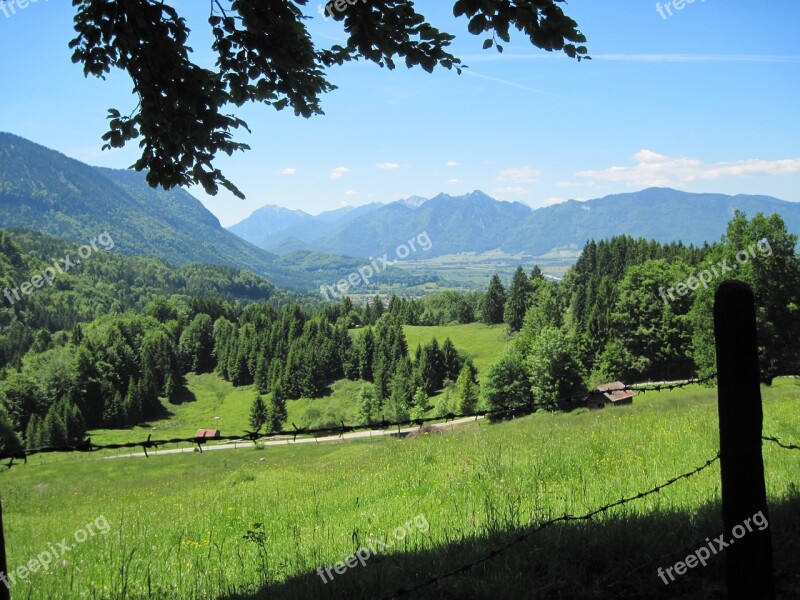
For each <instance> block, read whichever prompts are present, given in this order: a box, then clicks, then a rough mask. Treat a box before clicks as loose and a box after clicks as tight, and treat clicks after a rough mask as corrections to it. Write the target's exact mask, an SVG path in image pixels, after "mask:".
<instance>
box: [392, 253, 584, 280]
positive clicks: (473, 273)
mask: <svg viewBox="0 0 800 600" xmlns="http://www.w3.org/2000/svg"><path fill="white" fill-rule="evenodd" d="M578 256H580V249H568V250H561V251H553V252H550V253H548V254H547V255H545V256H526V255H521V254H519V255H515V254H507V253H504V252H498V251H494V252H485V253H483V254H474V253H468V252H465V253H461V254H447V255H444V256H438V257H436V258H431V259H426V260H418V261H403V262H401V263H398V265H397V266H398V267H399V268H401V269H403V270H404V271H408V272H409V273H410V274H412V275H415V274H422V273H434V274H436V275H438V276H439V277H440V278H441V282H440V283H439V285H438V286H437V289H457V290H478V289H479V290H484V289H486V285H487V284H488V281H489V278H490V277H491V276H492V275H494V274H495V273H497V274H499V275H500V277H501V278H502V279H503V280H504V281H509V280H510V279H511V276H512V275H513V274H514V271H515V270H516V268H517V267H518V266H522V268H523V269H525V271H526V272H530V270H531V269H532V268H533V265H539V266H540V267H541V269H542V271H544V273H545V274H547V275H551V276H554V277H559V278H561V277H563V276H564V273H566V271H567V269H569V268H570V267H571V266H572V265H573V264H575V261H577V259H578Z"/></svg>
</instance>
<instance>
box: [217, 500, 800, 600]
mask: <svg viewBox="0 0 800 600" xmlns="http://www.w3.org/2000/svg"><path fill="white" fill-rule="evenodd" d="M628 506H629V507H630V511H629V512H627V513H623V512H622V510H624V509H622V510H618V511H617V513H616V514H615V515H612V516H609V517H607V518H606V519H604V520H602V521H570V522H567V523H558V524H555V525H552V526H551V527H548V528H546V529H544V530H542V531H540V532H538V533H536V534H534V535H533V536H531V537H530V538H528V539H526V540H524V541H522V542H520V543H518V544H515V545H514V546H512V547H511V548H510V549H508V550H505V551H503V552H500V553H499V554H497V556H495V557H494V558H490V559H489V560H487V561H485V562H482V563H481V564H479V565H477V566H475V567H473V568H472V569H470V570H468V571H465V572H463V573H459V574H457V575H454V576H451V577H447V578H442V579H440V580H439V581H438V582H436V583H433V584H431V585H428V586H426V587H424V588H421V589H419V590H415V591H409V592H406V593H404V594H402V595H398V596H397V597H401V598H438V599H447V600H455V599H470V600H471V599H474V600H483V599H485V600H502V599H506V598H508V599H518V598H535V599H536V600H564V599H575V600H590V599H591V600H598V599H602V600H605V599H609V600H610V599H615V600H616V599H639V598H641V599H657V600H661V599H667V598H670V599H671V598H679V599H689V598H691V599H698V600H717V599H720V600H722V599H724V598H726V592H725V587H724V571H723V570H724V560H723V558H722V557H723V555H724V552H725V551H724V550H722V551H720V553H719V554H716V555H714V556H712V557H711V558H710V559H709V560H708V561H707V564H706V566H705V567H703V566H701V565H698V566H696V567H695V568H693V569H689V570H688V572H686V574H684V575H680V576H679V575H676V576H675V580H674V581H669V579H668V578H667V579H668V583H667V584H665V583H664V581H663V580H662V579H661V578H660V577H659V575H658V574H657V571H658V569H659V567H660V568H662V569H663V570H666V569H667V568H668V567H672V566H674V565H675V563H677V562H678V561H682V560H684V559H685V558H686V557H687V555H689V554H691V553H693V552H694V551H695V550H697V549H699V548H700V547H701V546H707V544H708V542H706V541H705V540H706V538H712V539H713V538H714V537H717V536H718V535H719V534H721V533H722V532H723V527H722V521H721V516H720V515H721V508H720V504H719V501H718V500H717V501H713V502H709V503H707V504H706V505H704V506H703V507H702V508H701V509H699V510H698V511H696V512H693V513H691V514H688V513H685V512H680V511H660V512H658V513H653V514H636V513H634V512H633V510H634V508H635V502H634V503H632V504H630V505H628ZM769 510H770V514H769V530H770V532H771V533H772V545H773V555H774V563H775V569H774V573H775V587H776V591H777V598H778V599H779V600H796V599H798V598H800V569H798V565H800V494H798V493H797V492H796V491H795V493H794V495H792V496H791V497H788V498H786V499H785V500H783V501H778V502H771V503H770V508H769ZM587 512H588V509H587ZM401 520H402V519H398V521H401ZM524 531H525V530H524V529H520V530H515V531H505V532H499V533H497V534H494V535H491V536H488V537H480V538H471V539H462V540H454V541H452V542H450V543H448V544H445V545H440V546H437V547H427V548H423V549H421V550H416V551H405V552H404V551H402V542H400V543H398V544H397V545H398V549H399V551H397V552H393V553H386V554H378V555H376V556H373V557H371V558H369V559H368V560H367V561H365V564H364V566H362V565H361V564H356V566H355V567H353V568H349V569H347V570H346V571H345V572H344V573H343V574H337V573H336V572H335V571H334V570H333V569H332V568H331V573H332V575H333V579H332V580H328V582H327V583H323V581H322V578H321V577H320V576H319V575H318V574H317V573H316V572H312V573H306V574H302V575H297V576H293V577H290V578H288V579H287V580H285V581H283V582H281V583H277V584H271V585H269V586H267V587H264V588H262V589H261V590H259V592H257V593H255V594H251V595H225V596H220V597H219V598H220V600H255V599H256V598H269V599H281V600H282V599H298V600H300V599H307V598H313V599H317V598H318V599H338V598H343V599H344V598H347V599H356V598H359V599H360V598H364V599H368V598H389V597H394V596H393V594H396V593H398V592H400V591H401V590H403V589H409V588H411V587H413V586H416V585H417V584H420V583H423V582H425V581H427V580H429V579H431V578H433V577H436V576H438V575H440V574H442V573H446V572H448V571H454V570H456V569H459V568H460V567H462V566H464V565H466V564H468V563H473V562H476V561H477V560H479V559H480V558H481V557H484V556H487V555H489V553H491V552H492V550H494V549H495V548H497V547H499V546H501V545H503V544H505V543H508V542H510V541H511V540H512V539H514V537H515V536H517V535H519V534H520V533H523V532H524ZM747 535H754V534H747ZM730 537H731V536H730V532H728V533H727V534H726V536H725V539H726V540H727V539H729V538H730ZM415 540H416V541H417V543H419V542H420V541H421V542H422V543H423V544H424V543H425V536H424V535H423V534H421V533H418V532H415ZM355 550H356V548H354V549H353V551H354V552H355ZM346 558H347V557H344V556H343V557H341V559H340V560H346ZM321 566H323V568H330V567H332V565H330V564H326V565H321ZM340 569H341V568H340ZM325 577H326V579H328V576H327V575H325ZM753 600H759V599H755V598H754V599H753Z"/></svg>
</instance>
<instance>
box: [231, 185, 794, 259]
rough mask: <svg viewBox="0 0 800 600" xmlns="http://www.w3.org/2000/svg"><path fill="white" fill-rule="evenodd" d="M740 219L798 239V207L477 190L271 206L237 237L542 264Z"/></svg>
mask: <svg viewBox="0 0 800 600" xmlns="http://www.w3.org/2000/svg"><path fill="white" fill-rule="evenodd" d="M736 209H740V210H743V211H744V212H745V213H747V215H749V216H753V215H754V214H755V213H756V212H763V213H765V214H772V213H778V214H780V215H781V216H782V217H783V219H784V221H785V222H786V225H787V227H788V229H789V231H791V232H793V233H798V234H800V203H797V202H786V201H783V200H779V199H777V198H773V197H770V196H752V195H736V196H728V195H725V194H693V193H689V192H682V191H679V190H674V189H670V188H649V189H645V190H641V191H638V192H632V193H626V194H615V195H611V196H605V197H603V198H597V199H594V200H588V201H581V202H579V201H576V200H569V201H567V202H564V203H561V204H555V205H552V206H547V207H544V208H539V209H532V208H530V207H529V206H528V205H526V204H522V203H520V202H504V201H499V200H495V199H494V198H491V197H490V196H488V195H487V194H485V193H483V192H481V191H478V190H476V191H474V192H472V193H469V194H466V195H463V196H450V195H448V194H439V195H438V196H435V197H433V198H429V199H425V198H419V197H412V198H409V199H405V200H398V201H395V202H391V203H389V204H385V205H381V204H377V203H373V204H368V205H366V206H362V207H359V208H356V209H352V210H350V211H348V212H340V211H334V213H335V216H334V214H333V213H322V214H321V215H318V216H316V217H314V216H312V215H309V214H307V213H305V212H302V211H288V210H287V209H282V208H280V207H277V206H265V207H264V208H261V209H259V210H258V211H256V212H255V213H253V214H252V215H251V216H250V217H248V218H247V219H245V220H244V221H242V222H241V223H238V224H237V225H234V226H233V227H231V231H232V232H234V233H236V234H238V235H241V236H242V237H243V238H244V239H247V240H248V241H250V242H252V243H254V244H257V245H259V246H260V247H262V248H265V249H268V250H270V251H272V252H276V253H278V254H281V253H283V252H289V251H293V250H298V249H304V250H307V251H316V252H335V253H340V254H347V255H351V256H361V257H368V256H379V255H381V254H382V253H384V252H390V253H391V252H393V251H394V249H395V248H396V247H397V246H399V245H400V244H403V243H404V242H406V241H407V240H409V239H411V237H413V236H416V235H418V234H419V233H421V232H423V231H425V232H427V233H428V236H429V237H430V238H431V240H432V242H433V247H432V248H431V250H430V251H429V252H426V253H425V255H424V256H422V255H419V256H414V258H432V257H435V256H441V255H446V254H458V253H463V252H474V253H479V254H480V253H483V252H489V251H493V250H500V251H502V252H505V253H508V254H522V255H527V256H541V255H543V254H546V253H548V252H550V251H553V250H563V249H567V250H579V249H580V248H582V247H583V245H584V244H585V243H586V242H587V241H588V240H589V239H601V238H609V237H612V236H615V235H622V234H627V235H631V236H633V237H644V238H647V239H655V240H658V241H660V242H671V241H682V242H684V243H687V244H695V245H702V244H703V243H704V242H714V241H717V240H719V239H720V236H721V235H722V234H723V233H724V232H725V229H726V225H727V223H728V221H730V219H731V217H733V214H734V212H735V210H736ZM276 224H277V225H276Z"/></svg>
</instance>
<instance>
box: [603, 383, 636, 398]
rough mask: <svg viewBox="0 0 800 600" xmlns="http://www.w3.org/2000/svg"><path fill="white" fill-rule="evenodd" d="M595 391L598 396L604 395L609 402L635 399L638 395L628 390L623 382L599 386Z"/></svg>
mask: <svg viewBox="0 0 800 600" xmlns="http://www.w3.org/2000/svg"><path fill="white" fill-rule="evenodd" d="M593 391H594V392H597V393H598V394H603V395H604V396H605V397H606V398H607V399H608V401H609V402H619V401H620V400H627V399H628V398H633V397H634V396H635V395H636V392H634V391H633V390H626V389H625V384H624V383H622V382H621V381H615V382H613V383H605V384H603V385H598V386H597V387H596V388H594V390H593Z"/></svg>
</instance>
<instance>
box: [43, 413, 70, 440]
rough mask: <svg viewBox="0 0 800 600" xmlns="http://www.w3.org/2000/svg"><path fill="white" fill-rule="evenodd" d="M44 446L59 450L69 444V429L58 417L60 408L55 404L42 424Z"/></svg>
mask: <svg viewBox="0 0 800 600" xmlns="http://www.w3.org/2000/svg"><path fill="white" fill-rule="evenodd" d="M41 441H42V445H43V446H50V447H54V448H58V447H60V446H65V445H66V444H67V427H66V425H65V424H64V421H62V420H61V417H59V416H58V408H57V407H56V405H55V404H54V405H53V406H51V407H50V410H48V411H47V415H46V416H45V418H44V423H42V440H41Z"/></svg>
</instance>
